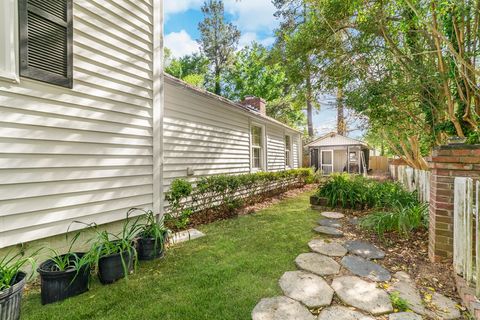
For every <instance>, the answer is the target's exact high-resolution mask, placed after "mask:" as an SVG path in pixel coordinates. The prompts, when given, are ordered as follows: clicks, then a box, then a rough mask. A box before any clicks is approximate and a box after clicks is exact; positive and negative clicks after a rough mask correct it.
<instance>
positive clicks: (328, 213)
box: [321, 212, 345, 219]
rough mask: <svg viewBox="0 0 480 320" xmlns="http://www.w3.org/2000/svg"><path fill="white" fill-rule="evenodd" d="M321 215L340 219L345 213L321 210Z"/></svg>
mask: <svg viewBox="0 0 480 320" xmlns="http://www.w3.org/2000/svg"><path fill="white" fill-rule="evenodd" d="M321 215H322V217H324V218H327V219H342V218H344V217H345V215H344V214H343V213H340V212H322V213H321Z"/></svg>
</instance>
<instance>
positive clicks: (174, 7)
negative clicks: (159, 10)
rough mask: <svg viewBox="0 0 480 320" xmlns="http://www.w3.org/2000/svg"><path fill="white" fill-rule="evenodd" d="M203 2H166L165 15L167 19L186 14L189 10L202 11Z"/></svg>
mask: <svg viewBox="0 0 480 320" xmlns="http://www.w3.org/2000/svg"><path fill="white" fill-rule="evenodd" d="M202 3H203V0H165V2H164V8H163V10H164V13H165V18H166V19H168V17H169V16H170V15H172V14H176V13H181V12H185V11H187V10H189V9H198V10H199V9H200V6H201V5H202Z"/></svg>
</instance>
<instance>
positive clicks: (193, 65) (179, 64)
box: [165, 48, 208, 87]
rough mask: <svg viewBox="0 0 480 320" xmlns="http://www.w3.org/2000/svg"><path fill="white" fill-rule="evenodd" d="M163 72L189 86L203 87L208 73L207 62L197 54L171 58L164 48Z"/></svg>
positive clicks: (167, 50)
mask: <svg viewBox="0 0 480 320" xmlns="http://www.w3.org/2000/svg"><path fill="white" fill-rule="evenodd" d="M165 72H166V73H168V74H170V75H172V76H174V77H177V78H179V79H182V80H183V81H185V82H187V83H189V84H191V85H194V86H197V87H204V85H205V77H206V74H207V72H208V60H207V58H206V57H205V56H203V55H201V54H198V53H194V54H191V55H186V56H183V57H181V58H174V57H172V56H171V52H170V50H169V49H168V48H166V49H165Z"/></svg>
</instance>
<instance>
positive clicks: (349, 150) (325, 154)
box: [305, 132, 370, 175]
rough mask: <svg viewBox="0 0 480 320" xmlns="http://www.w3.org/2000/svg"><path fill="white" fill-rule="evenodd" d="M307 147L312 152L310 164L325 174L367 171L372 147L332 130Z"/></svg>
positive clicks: (364, 172)
mask: <svg viewBox="0 0 480 320" xmlns="http://www.w3.org/2000/svg"><path fill="white" fill-rule="evenodd" d="M305 148H308V151H309V154H310V166H311V167H315V169H316V170H321V171H322V172H323V173H324V174H327V175H328V174H330V173H332V172H348V173H363V174H366V172H367V168H368V162H369V153H370V148H369V147H368V145H367V144H366V143H365V142H362V141H360V140H357V139H352V138H349V137H346V136H342V135H340V134H338V133H335V132H330V133H327V134H325V135H323V136H321V137H320V138H318V139H316V140H314V141H312V142H310V143H309V144H307V145H306V146H305Z"/></svg>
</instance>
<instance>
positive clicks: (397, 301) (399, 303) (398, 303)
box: [390, 291, 411, 312]
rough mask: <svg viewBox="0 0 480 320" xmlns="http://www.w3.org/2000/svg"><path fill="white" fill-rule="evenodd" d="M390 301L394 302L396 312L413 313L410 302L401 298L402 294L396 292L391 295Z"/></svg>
mask: <svg viewBox="0 0 480 320" xmlns="http://www.w3.org/2000/svg"><path fill="white" fill-rule="evenodd" d="M390 301H391V302H392V306H393V309H394V310H395V312H408V311H411V310H410V305H409V304H408V301H407V300H405V299H403V298H402V297H400V294H399V293H398V292H396V291H395V292H392V293H391V294H390Z"/></svg>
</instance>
